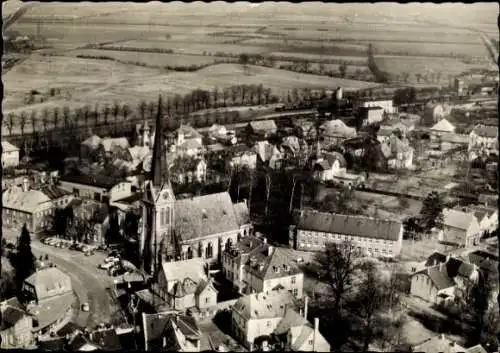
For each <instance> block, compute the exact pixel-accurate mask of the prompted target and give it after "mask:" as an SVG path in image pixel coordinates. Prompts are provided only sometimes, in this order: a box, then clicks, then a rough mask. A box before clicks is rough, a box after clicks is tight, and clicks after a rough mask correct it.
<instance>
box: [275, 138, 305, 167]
mask: <svg viewBox="0 0 500 353" xmlns="http://www.w3.org/2000/svg"><path fill="white" fill-rule="evenodd" d="M280 147H281V151H282V152H283V154H284V158H285V160H287V161H295V162H296V163H297V164H298V165H301V164H305V162H306V161H307V158H308V156H309V150H310V149H309V146H308V145H307V142H306V141H305V140H304V139H301V138H299V137H297V136H286V137H284V138H283V140H282V142H281V146H280Z"/></svg>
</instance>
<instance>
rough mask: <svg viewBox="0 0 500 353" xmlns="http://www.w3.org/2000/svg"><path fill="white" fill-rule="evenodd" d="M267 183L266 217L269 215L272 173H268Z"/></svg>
mask: <svg viewBox="0 0 500 353" xmlns="http://www.w3.org/2000/svg"><path fill="white" fill-rule="evenodd" d="M265 182H266V211H265V215H266V216H268V215H269V196H270V195H271V186H272V184H271V183H272V177H271V174H270V173H266V176H265Z"/></svg>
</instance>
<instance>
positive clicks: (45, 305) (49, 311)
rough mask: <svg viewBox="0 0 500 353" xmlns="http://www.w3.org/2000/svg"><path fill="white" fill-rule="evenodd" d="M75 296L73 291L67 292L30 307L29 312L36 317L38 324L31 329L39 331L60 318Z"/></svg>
mask: <svg viewBox="0 0 500 353" xmlns="http://www.w3.org/2000/svg"><path fill="white" fill-rule="evenodd" d="M74 300H75V298H74V295H73V292H68V293H65V294H62V295H58V296H55V297H52V298H47V299H45V300H43V301H41V302H39V304H38V305H36V306H34V307H33V308H30V310H29V313H30V314H31V315H33V316H34V317H35V318H36V321H37V322H38V326H36V327H33V331H39V330H41V329H43V328H45V327H47V326H49V325H51V324H52V323H54V322H55V321H56V320H58V319H60V318H62V317H63V316H64V315H65V314H66V312H67V310H68V309H69V308H70V307H71V306H72V305H73V302H74Z"/></svg>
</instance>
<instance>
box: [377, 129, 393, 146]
mask: <svg viewBox="0 0 500 353" xmlns="http://www.w3.org/2000/svg"><path fill="white" fill-rule="evenodd" d="M394 130H395V128H393V127H392V126H385V125H382V126H380V129H379V130H378V132H377V141H379V142H380V143H382V144H383V143H385V144H387V143H388V142H389V138H390V137H391V136H392V135H393V134H394Z"/></svg>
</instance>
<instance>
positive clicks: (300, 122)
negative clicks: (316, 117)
mask: <svg viewBox="0 0 500 353" xmlns="http://www.w3.org/2000/svg"><path fill="white" fill-rule="evenodd" d="M292 123H293V126H294V127H295V129H296V132H297V135H298V136H299V137H300V138H303V139H305V140H306V141H313V140H316V125H315V124H314V122H313V121H312V120H311V119H304V118H303V119H300V118H299V119H294V120H293V122H292Z"/></svg>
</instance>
